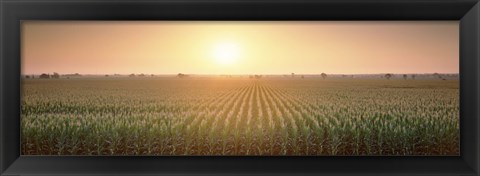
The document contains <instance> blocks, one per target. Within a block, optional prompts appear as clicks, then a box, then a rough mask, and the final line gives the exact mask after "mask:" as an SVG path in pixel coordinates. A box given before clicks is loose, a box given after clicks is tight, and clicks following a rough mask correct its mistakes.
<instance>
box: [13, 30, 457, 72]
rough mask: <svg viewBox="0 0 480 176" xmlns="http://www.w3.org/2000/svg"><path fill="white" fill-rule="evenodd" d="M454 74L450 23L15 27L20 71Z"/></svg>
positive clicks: (453, 39)
mask: <svg viewBox="0 0 480 176" xmlns="http://www.w3.org/2000/svg"><path fill="white" fill-rule="evenodd" d="M458 71H459V23H458V21H416V22H410V21H405V22H398V21H397V22H392V21H391V22H386V21H385V22H382V21H374V22H373V21H371V22H365V21H363V22H362V21H356V22H354V21H342V22H340V21H338V22H333V21H316V22H313V21H312V22H287V21H284V22H247V21H245V22H221V21H217V22H205V21H203V22H202V21H196V22H193V21H183V22H181V21H178V22H173V21H149V22H147V21H143V22H139V21H130V22H113V21H109V22H106V21H75V22H74V21H24V22H22V72H23V73H24V74H39V73H52V72H58V73H60V74H66V73H81V74H113V73H118V74H130V73H145V74H177V73H186V74H289V73H292V72H294V73H298V74H319V73H322V72H325V73H329V74H335V73H338V74H352V73H353V74H363V73H433V72H438V73H458Z"/></svg>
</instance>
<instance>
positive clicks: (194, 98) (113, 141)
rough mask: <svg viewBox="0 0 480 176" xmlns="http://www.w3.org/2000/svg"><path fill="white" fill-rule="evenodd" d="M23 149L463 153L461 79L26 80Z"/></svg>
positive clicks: (87, 152)
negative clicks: (460, 116)
mask: <svg viewBox="0 0 480 176" xmlns="http://www.w3.org/2000/svg"><path fill="white" fill-rule="evenodd" d="M22 87H23V91H22V106H21V130H22V132H21V138H22V143H21V151H22V154H23V155H459V132H460V131H459V81H458V80H439V79H435V80H434V79H432V80H411V79H410V80H403V79H394V80H386V79H321V78H305V79H300V78H268V77H267V78H261V79H249V78H213V77H211V78H208V77H205V78H195V77H190V78H183V79H181V78H173V77H172V78H168V77H165V78H158V77H152V78H149V77H147V78H78V79H45V80H40V79H25V80H23V84H22Z"/></svg>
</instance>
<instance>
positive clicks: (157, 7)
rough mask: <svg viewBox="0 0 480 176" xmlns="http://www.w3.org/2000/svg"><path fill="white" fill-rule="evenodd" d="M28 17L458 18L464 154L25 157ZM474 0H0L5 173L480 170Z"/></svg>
mask: <svg viewBox="0 0 480 176" xmlns="http://www.w3.org/2000/svg"><path fill="white" fill-rule="evenodd" d="M22 20H295V21H296V20H307V21H310V20H415V21H417V20H459V21H460V100H461V103H460V106H461V108H460V109H461V112H460V129H461V138H460V139H461V156H445V157H441V156H428V157H420V156H409V157H408V156H407V157H399V156H392V157H382V156H376V157H375V156H355V157H352V156H350V157H349V156H329V157H324V156H321V157H315V156H308V157H251V156H249V157H212V156H208V157H207V156H204V157H202V156H198V157H193V156H188V157H183V156H178V157H177V156H170V157H166V156H161V157H153V156H152V157H147V156H139V157H133V156H110V157H109V156H91V157H88V156H20V143H19V141H20V138H19V136H20V118H19V117H20V92H21V90H20V33H21V31H20V30H21V29H20V22H21V21H22ZM479 25H480V3H479V1H478V0H138V1H134V0H114V1H107V0H0V30H1V32H0V40H1V43H0V45H1V46H0V57H1V59H0V99H1V101H0V175H172V174H173V175H465V176H467V175H468V176H478V175H480V161H479V159H480V136H479V134H480V133H479V132H480V131H479V129H480V128H479V127H480V116H479V109H480V108H479V107H480V106H479V100H480V97H479V95H480V94H479V90H480V77H479V76H480V62H479V61H480V54H479V50H480V27H479Z"/></svg>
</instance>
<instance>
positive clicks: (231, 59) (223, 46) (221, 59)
mask: <svg viewBox="0 0 480 176" xmlns="http://www.w3.org/2000/svg"><path fill="white" fill-rule="evenodd" d="M212 55H213V58H214V59H215V60H216V61H217V63H219V64H222V65H231V64H234V63H235V62H236V61H237V60H238V58H239V55H240V48H239V47H238V45H237V44H236V43H232V42H224V43H219V44H217V45H215V46H214V47H213V50H212Z"/></svg>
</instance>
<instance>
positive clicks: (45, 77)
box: [40, 73, 50, 79]
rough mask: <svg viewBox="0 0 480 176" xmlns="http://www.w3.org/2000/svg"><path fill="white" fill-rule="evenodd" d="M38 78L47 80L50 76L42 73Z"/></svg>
mask: <svg viewBox="0 0 480 176" xmlns="http://www.w3.org/2000/svg"><path fill="white" fill-rule="evenodd" d="M40 78H41V79H48V78H50V75H48V74H45V73H42V74H41V75H40Z"/></svg>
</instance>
